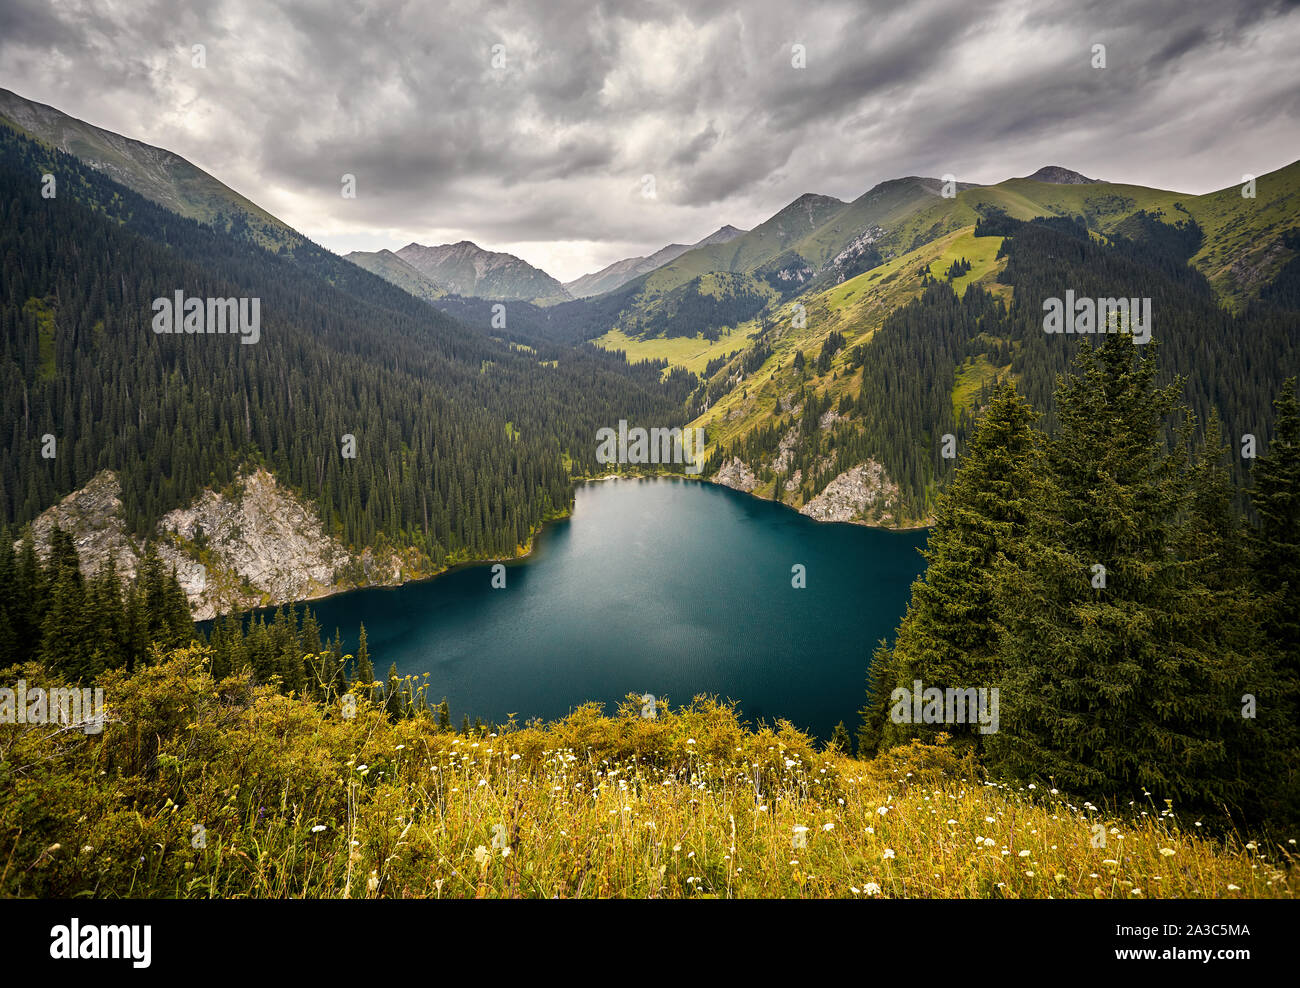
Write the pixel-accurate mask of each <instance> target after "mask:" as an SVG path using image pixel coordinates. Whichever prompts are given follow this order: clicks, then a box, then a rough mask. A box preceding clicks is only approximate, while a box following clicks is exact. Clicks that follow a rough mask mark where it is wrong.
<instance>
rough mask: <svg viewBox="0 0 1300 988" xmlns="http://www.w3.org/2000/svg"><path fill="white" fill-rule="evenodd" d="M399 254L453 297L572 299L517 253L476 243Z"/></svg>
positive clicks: (411, 247)
mask: <svg viewBox="0 0 1300 988" xmlns="http://www.w3.org/2000/svg"><path fill="white" fill-rule="evenodd" d="M396 253H397V256H398V257H399V258H401V259H402V260H403V261H405V262H406V263H407V264H409V265H411V266H412V267H414V268H415V269H416V270H418V271H419V272H420V273H421V274H423V275H424V276H425V277H426V278H428V279H430V280H431V281H432V282H433V283H434V284H436V285H438V286H439V287H440V288H442V289H444V290H445V291H447V292H450V293H451V294H453V295H460V296H464V297H475V298H490V299H505V300H512V299H522V300H526V301H538V302H543V301H544V302H559V301H566V300H568V299H569V298H570V297H571V296H570V295H569V293H568V292H566V291H565V290H564V288H563V286H562V285H561V284H560V283H559V282H558V281H556V280H555V279H554V278H552V277H551V276H550V275H549V274H547V273H546V272H545V271H543V270H541V269H540V268H536V267H533V265H531V264H529V263H528V262H527V261H525V260H523V259H522V258H518V257H515V255H513V254H506V253H502V252H501V251H495V250H484V249H483V248H482V247H480V246H479V245H478V244H476V243H474V242H473V241H472V240H458V241H457V242H456V243H454V244H439V245H438V246H436V247H429V246H426V245H424V244H420V243H414V242H413V243H409V244H407V245H406V246H405V247H403V248H402V249H401V250H399V251H397V252H396Z"/></svg>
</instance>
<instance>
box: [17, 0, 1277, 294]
mask: <svg viewBox="0 0 1300 988" xmlns="http://www.w3.org/2000/svg"><path fill="white" fill-rule="evenodd" d="M1298 42H1300V9H1297V7H1296V6H1295V5H1291V4H1284V3H1255V2H1250V0H1246V2H1243V3H1235V4H1231V5H1224V4H1220V3H1217V2H1199V0H1194V2H1186V0H1155V2H1143V3H1131V4H1126V3H1102V2H1087V0H1084V2H1079V0H1032V2H1031V0H1006V2H1002V3H993V4H987V5H986V4H979V5H973V4H969V3H966V2H963V0H917V2H912V3H908V4H897V3H889V4H886V3H862V2H860V0H844V2H833V0H806V2H803V3H800V4H797V5H795V4H788V3H783V2H777V0H757V2H753V3H746V4H744V5H736V4H734V3H730V2H710V0H700V2H685V0H679V2H673V0H663V2H650V0H645V2H628V3H613V2H606V3H595V4H593V3H590V2H585V0H584V2H578V0H546V2H537V0H497V2H475V3H470V2H466V0H451V2H448V3H437V4H420V3H411V2H401V0H392V2H387V0H378V2H375V3H371V4H368V5H366V6H365V7H364V8H362V7H359V6H358V5H356V4H354V3H348V2H343V0H296V2H289V3H275V2H267V0H181V2H166V3H162V2H149V0H142V2H135V3H129V4H115V5H106V4H102V3H99V2H96V0H65V2H64V3H61V4H59V5H57V6H54V5H51V4H49V3H48V2H47V0H6V3H5V4H3V5H0V85H3V86H5V87H6V88H9V89H13V90H15V91H16V92H18V93H19V94H21V95H23V96H26V97H28V98H30V99H36V100H39V101H41V102H45V103H49V104H51V105H54V106H56V107H58V108H59V109H61V110H64V111H65V112H68V113H71V114H73V115H74V116H78V117H81V118H82V119H85V120H88V121H90V122H92V123H95V124H98V125H99V126H103V127H106V128H108V129H110V130H115V131H118V132H121V133H125V134H127V135H128V136H132V137H136V138H138V139H141V140H145V141H148V142H149V143H153V144H158V145H161V146H164V147H168V148H170V149H171V150H174V151H176V152H178V153H180V154H182V155H184V156H185V157H187V158H189V159H190V160H192V161H194V162H195V163H196V164H198V165H199V166H200V167H203V168H205V169H207V170H209V171H211V172H213V173H214V174H215V175H217V177H219V178H221V179H222V180H223V181H225V182H227V183H228V184H230V185H232V186H233V187H235V188H236V189H238V190H239V191H241V192H243V193H244V194H246V195H248V196H249V197H250V198H252V199H254V200H255V201H257V202H259V203H261V204H262V205H264V206H266V207H267V208H269V209H271V210H272V211H273V212H276V213H277V214H278V215H280V216H282V217H283V218H284V219H286V220H287V221H289V222H290V223H292V224H293V225H295V226H297V227H299V228H300V229H302V230H303V231H304V232H306V233H308V234H309V235H310V236H313V237H314V238H315V239H318V240H320V241H321V242H323V243H325V244H327V245H328V246H331V247H333V248H335V249H339V250H347V249H351V248H353V247H359V248H365V249H373V248H375V247H377V246H400V245H401V244H403V243H406V242H408V241H409V240H420V241H422V242H441V241H442V240H450V239H462V238H465V239H473V240H476V241H478V242H480V243H483V244H484V245H485V246H491V247H495V248H497V249H513V250H514V251H515V252H516V253H520V254H521V255H522V256H525V257H527V258H528V259H529V260H531V261H533V262H534V263H539V264H541V265H542V266H543V267H547V266H548V264H549V265H552V266H553V267H554V269H555V273H557V274H558V275H560V276H562V277H573V276H575V275H576V274H578V273H581V272H582V271H583V270H587V269H590V268H594V267H600V266H602V265H603V264H605V263H608V262H609V261H612V260H615V259H616V258H617V257H619V256H623V254H624V253H626V252H627V251H628V250H629V249H634V250H635V252H638V253H644V252H649V251H652V250H655V249H657V248H658V247H659V246H662V245H663V244H664V243H668V242H671V241H678V242H681V241H686V240H689V239H695V238H698V237H701V236H703V235H705V234H706V233H708V232H710V231H711V230H712V229H714V228H716V227H717V226H720V225H722V224H723V223H733V224H735V225H737V226H745V227H748V226H752V225H754V224H755V223H758V222H761V221H762V220H763V219H764V218H766V217H767V216H769V215H771V214H772V213H774V212H775V211H776V210H778V209H780V208H781V207H782V206H783V205H785V204H786V203H788V202H790V201H791V200H793V199H794V198H796V197H797V196H798V195H800V194H802V193H804V192H820V193H824V194H828V195H835V196H838V197H840V198H843V199H852V198H855V197H856V196H858V195H860V194H861V193H863V192H865V191H866V190H867V189H868V188H870V187H871V186H872V185H874V184H876V183H877V182H879V181H883V180H886V179H889V178H895V177H899V176H902V175H913V174H928V175H940V174H943V173H947V172H951V173H953V174H956V175H957V176H958V177H959V178H961V179H963V180H968V181H983V182H995V181H999V180H1001V179H1003V178H1007V177H1010V176H1012V175H1023V174H1027V173H1028V172H1030V171H1032V170H1034V169H1035V168H1037V167H1039V166H1040V165H1044V164H1060V165H1065V166H1067V167H1071V168H1075V169H1077V170H1079V171H1082V172H1084V173H1086V174H1089V175H1096V176H1098V177H1103V178H1108V179H1111V180H1115V181H1132V182H1135V183H1142V184H1151V185H1159V186H1162V187H1165V188H1175V189H1185V190H1186V191H1189V192H1202V191H1208V190H1210V189H1212V188H1219V187H1223V186H1226V185H1229V184H1232V183H1233V182H1235V181H1237V180H1238V179H1239V177H1240V175H1241V174H1243V173H1246V172H1250V173H1256V174H1258V173H1263V172H1265V171H1268V170H1271V169H1273V168H1276V167H1280V166H1281V165H1283V164H1286V163H1288V162H1289V161H1291V160H1293V159H1294V158H1296V157H1300V154H1297V147H1298V146H1300V142H1297V136H1300V99H1298V98H1297V96H1296V95H1295V92H1294V89H1295V87H1294V72H1293V68H1292V63H1293V61H1294V56H1295V52H1296V51H1297V50H1300V44H1298ZM197 44H202V45H204V46H205V48H206V61H207V64H206V67H204V68H196V67H194V66H193V65H192V64H191V51H192V46H194V45H197ZM1095 44H1102V45H1105V48H1106V67H1105V68H1104V69H1098V68H1094V67H1093V65H1092V64H1091V59H1092V46H1093V45H1095ZM793 45H802V46H804V50H805V51H806V65H805V67H802V68H796V67H795V66H794V65H793V64H792V46H793ZM345 173H347V174H353V175H355V176H356V178H357V187H358V197H357V198H356V199H355V200H343V199H341V197H340V196H339V194H338V192H339V183H340V180H341V176H342V175H343V174H345ZM647 175H651V176H654V180H655V189H656V194H655V197H654V198H653V199H647V198H646V197H644V196H643V195H641V191H642V189H643V183H642V178H643V176H647Z"/></svg>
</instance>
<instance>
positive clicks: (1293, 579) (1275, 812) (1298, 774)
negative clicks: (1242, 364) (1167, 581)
mask: <svg viewBox="0 0 1300 988" xmlns="http://www.w3.org/2000/svg"><path fill="white" fill-rule="evenodd" d="M1273 407H1274V421H1273V439H1272V442H1270V443H1269V447H1268V451H1267V453H1266V454H1265V455H1264V456H1261V457H1260V458H1259V460H1258V461H1257V462H1256V464H1255V468H1254V470H1253V475H1254V481H1255V486H1254V489H1253V490H1252V491H1251V503H1252V504H1253V505H1254V508H1255V513H1256V515H1257V516H1258V519H1259V524H1258V527H1257V528H1256V529H1255V530H1254V531H1253V532H1252V533H1251V537H1250V540H1249V555H1250V568H1251V573H1252V580H1251V583H1252V586H1253V587H1254V589H1255V591H1256V592H1257V593H1258V594H1259V596H1260V601H1261V605H1262V617H1261V620H1260V630H1261V633H1262V637H1263V642H1262V644H1261V646H1260V650H1261V653H1262V654H1263V655H1265V656H1266V657H1267V658H1268V660H1269V661H1270V673H1271V675H1270V677H1269V679H1268V680H1267V681H1263V682H1262V683H1261V686H1262V688H1257V689H1255V690H1252V691H1251V692H1252V693H1254V694H1257V696H1256V702H1257V703H1258V706H1259V710H1258V717H1259V719H1260V721H1261V726H1263V727H1264V728H1265V729H1266V730H1267V731H1268V739H1267V743H1266V745H1265V746H1264V747H1263V749H1262V750H1261V751H1259V752H1257V756H1258V757H1257V758H1256V760H1255V761H1254V762H1252V763H1251V764H1252V768H1254V769H1255V770H1256V771H1254V772H1252V773H1251V776H1252V779H1254V780H1255V783H1256V784H1255V787H1254V788H1255V789H1256V791H1258V792H1259V793H1261V795H1262V796H1263V799H1264V804H1265V805H1264V808H1263V811H1262V812H1263V813H1264V814H1266V815H1267V816H1268V817H1270V818H1272V819H1276V820H1279V821H1281V822H1282V823H1284V824H1286V825H1290V826H1294V825H1295V824H1296V823H1297V822H1300V401H1297V396H1296V380H1295V378H1292V379H1290V380H1289V381H1287V382H1286V384H1285V385H1284V386H1283V388H1282V393H1281V394H1280V395H1279V396H1278V397H1277V400H1276V401H1275V402H1274V405H1273ZM1262 678H1263V677H1261V679H1262Z"/></svg>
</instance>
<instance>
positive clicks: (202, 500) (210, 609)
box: [158, 469, 351, 617]
mask: <svg viewBox="0 0 1300 988" xmlns="http://www.w3.org/2000/svg"><path fill="white" fill-rule="evenodd" d="M158 536H159V539H160V547H159V553H160V555H162V557H163V560H164V561H165V562H166V563H168V564H169V565H175V566H176V571H177V572H176V575H177V577H178V578H180V581H181V586H182V587H184V588H185V593H186V594H187V595H188V596H189V598H190V607H191V609H192V610H193V611H194V614H195V617H213V616H215V615H216V614H217V613H219V612H222V611H225V610H229V609H230V608H231V607H233V606H242V607H250V606H258V605H262V604H278V603H284V602H286V601H290V600H303V599H305V598H308V597H319V596H322V595H324V594H329V593H337V592H338V591H340V590H344V589H346V587H345V586H344V585H343V584H342V583H340V582H339V580H338V576H337V574H338V573H339V572H340V571H341V570H343V568H344V567H345V566H347V564H348V563H350V562H351V556H350V555H349V554H348V552H347V550H345V549H344V548H343V546H342V545H341V544H339V543H338V542H337V541H335V540H334V539H333V538H330V537H328V536H326V535H325V533H324V532H323V531H322V529H321V523H320V519H319V518H318V517H317V516H316V513H315V511H313V510H311V509H309V508H308V507H306V506H305V505H303V504H302V503H301V502H300V501H299V500H298V499H297V498H295V497H294V496H293V494H292V493H290V492H289V491H286V490H284V489H283V488H282V487H280V485H279V484H277V483H276V481H275V478H274V477H273V476H271V474H270V473H268V472H267V471H266V470H263V469H258V470H256V471H254V472H253V473H251V474H247V475H245V476H242V477H240V478H239V481H238V482H237V483H236V484H235V485H234V486H233V488H232V489H231V490H230V491H223V492H220V493H217V492H213V491H204V492H203V494H202V495H201V496H200V497H199V499H198V500H197V501H195V502H194V503H193V504H192V505H191V506H190V507H188V508H178V509H177V510H175V511H171V512H168V513H167V514H166V515H164V516H163V517H162V520H161V521H159V522H158Z"/></svg>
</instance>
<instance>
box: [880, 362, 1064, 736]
mask: <svg viewBox="0 0 1300 988" xmlns="http://www.w3.org/2000/svg"><path fill="white" fill-rule="evenodd" d="M1035 419H1036V415H1035V414H1034V412H1033V410H1032V409H1030V408H1029V406H1028V405H1027V404H1025V402H1024V401H1023V399H1021V398H1020V396H1019V395H1018V394H1017V393H1016V391H1015V388H1014V387H1012V386H1011V385H1005V386H1003V387H1001V388H999V389H998V391H997V392H996V393H995V394H994V396H993V399H992V400H991V401H990V403H989V406H988V408H987V410H986V411H985V413H984V415H983V417H982V418H981V419H980V423H979V427H978V428H977V429H976V431H975V434H974V435H973V436H972V437H971V440H970V443H969V449H968V451H967V452H966V453H965V455H964V456H963V457H962V459H961V461H960V463H959V465H958V468H957V471H956V474H955V476H954V477H953V481H952V484H951V486H950V487H949V489H948V491H947V492H946V493H945V495H944V496H942V497H941V499H940V502H939V505H938V508H937V511H936V517H935V524H934V528H933V529H932V531H931V533H930V538H929V542H928V544H927V546H926V549H925V550H924V552H923V553H922V554H923V555H924V556H925V558H926V560H927V562H928V566H927V567H926V571H925V573H924V574H923V575H922V576H921V577H919V578H918V579H917V580H916V582H915V583H913V584H912V598H911V602H910V604H909V605H908V609H907V613H906V614H905V615H904V617H903V620H902V623H901V625H900V626H899V630H898V640H897V642H896V644H895V646H894V648H893V649H889V648H888V647H886V646H884V644H883V643H882V647H881V648H879V649H877V651H876V653H875V655H874V657H873V660H872V667H871V675H870V681H871V682H870V692H871V697H870V702H869V704H868V706H867V707H866V708H865V709H864V710H863V711H862V714H863V718H864V725H865V724H867V723H868V722H869V724H870V726H869V727H867V728H866V729H865V730H864V732H863V733H862V734H861V735H860V738H859V750H860V751H875V750H877V748H878V747H890V746H891V745H893V744H897V743H900V742H902V741H904V740H905V739H907V738H909V737H930V738H932V737H933V735H935V734H937V733H938V732H940V731H946V732H948V733H949V734H956V735H961V736H963V737H965V738H968V739H971V740H972V741H975V742H976V743H977V742H978V739H979V738H980V737H981V736H982V735H980V734H979V733H978V725H976V724H966V725H958V724H939V725H919V724H906V723H905V724H896V723H894V722H893V720H892V719H891V718H890V717H889V716H888V713H889V711H890V709H891V706H892V705H891V704H890V703H889V702H888V697H889V694H890V693H891V692H892V691H893V690H894V689H896V688H905V689H907V690H908V691H909V692H910V691H913V690H914V689H915V688H916V687H915V684H916V682H917V681H920V682H921V684H922V688H923V689H930V688H932V687H934V688H938V689H940V690H946V689H948V688H954V689H959V690H968V689H971V688H975V689H984V688H991V687H993V686H995V685H996V683H997V678H998V668H997V662H996V653H997V648H998V621H997V611H996V607H995V604H994V600H993V594H994V586H993V583H994V577H995V574H996V573H997V572H998V571H999V567H1000V566H1003V565H1007V564H1011V565H1015V564H1016V561H1017V559H1018V555H1019V552H1020V549H1019V545H1020V542H1021V540H1022V539H1023V537H1024V534H1025V530H1026V527H1027V525H1028V516H1029V513H1030V510H1031V505H1030V504H1029V503H1028V502H1027V501H1026V496H1027V491H1028V489H1029V484H1030V478H1031V477H1032V475H1033V474H1034V473H1035V472H1037V471H1038V470H1039V469H1040V461H1041V458H1042V453H1041V445H1042V440H1041V436H1040V434H1039V433H1038V432H1037V431H1036V430H1035V429H1034V421H1035ZM909 706H910V705H909ZM970 714H971V719H974V711H970ZM908 719H910V717H909V718H908Z"/></svg>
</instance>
